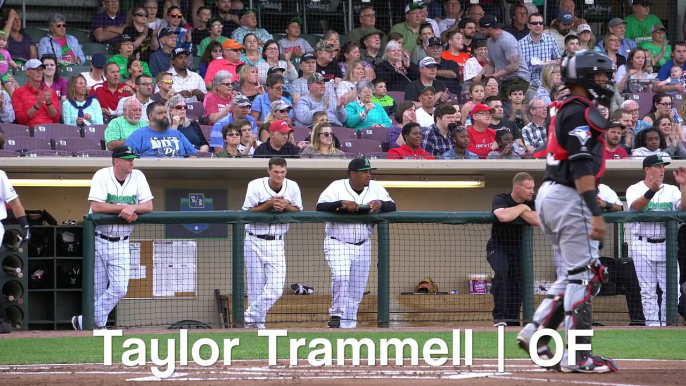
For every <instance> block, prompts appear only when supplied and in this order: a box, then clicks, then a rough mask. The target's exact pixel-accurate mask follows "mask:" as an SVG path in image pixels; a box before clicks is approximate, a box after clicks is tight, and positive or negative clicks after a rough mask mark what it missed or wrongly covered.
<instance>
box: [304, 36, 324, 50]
mask: <svg viewBox="0 0 686 386" xmlns="http://www.w3.org/2000/svg"><path fill="white" fill-rule="evenodd" d="M300 37H301V38H303V39H305V40H307V42H308V43H310V45H311V46H312V48H316V46H317V43H319V41H320V40H322V38H321V36H317V35H308V34H300Z"/></svg>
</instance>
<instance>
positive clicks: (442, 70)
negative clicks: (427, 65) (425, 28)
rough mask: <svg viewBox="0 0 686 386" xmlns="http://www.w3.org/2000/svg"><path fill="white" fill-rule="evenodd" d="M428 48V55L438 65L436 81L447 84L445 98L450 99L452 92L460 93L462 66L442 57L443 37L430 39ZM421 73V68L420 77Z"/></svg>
mask: <svg viewBox="0 0 686 386" xmlns="http://www.w3.org/2000/svg"><path fill="white" fill-rule="evenodd" d="M426 49H427V53H428V55H429V56H428V57H430V58H432V59H433V60H434V61H435V62H436V64H437V65H438V67H437V68H436V81H440V82H443V83H444V84H445V89H444V90H445V91H444V95H445V96H444V99H446V100H450V93H451V92H454V93H458V92H459V90H460V80H459V75H460V66H459V65H458V64H457V63H455V62H453V61H452V60H443V59H442V58H441V53H442V52H443V46H442V45H441V39H439V38H431V39H429V45H428V47H427V48H426ZM421 73H422V71H421V69H420V78H421ZM434 87H435V85H434Z"/></svg>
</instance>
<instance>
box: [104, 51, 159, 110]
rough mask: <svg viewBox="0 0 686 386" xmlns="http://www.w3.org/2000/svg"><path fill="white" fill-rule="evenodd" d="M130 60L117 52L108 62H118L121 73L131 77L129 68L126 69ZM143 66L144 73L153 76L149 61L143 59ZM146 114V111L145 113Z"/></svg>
mask: <svg viewBox="0 0 686 386" xmlns="http://www.w3.org/2000/svg"><path fill="white" fill-rule="evenodd" d="M128 62H129V60H128V59H127V58H125V57H123V56H122V55H121V54H116V55H114V56H113V57H111V58H110V59H109V60H108V61H107V63H117V65H118V66H119V74H120V75H121V77H122V78H126V79H128V78H130V77H131V74H129V70H127V69H126V65H127V64H128ZM141 66H142V67H143V75H147V76H149V77H152V78H154V77H153V76H152V74H151V73H150V68H148V63H146V62H144V61H142V60H141ZM144 114H145V113H144Z"/></svg>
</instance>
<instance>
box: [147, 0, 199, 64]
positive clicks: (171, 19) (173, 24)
mask: <svg viewBox="0 0 686 386" xmlns="http://www.w3.org/2000/svg"><path fill="white" fill-rule="evenodd" d="M182 19H183V13H181V8H179V7H177V6H175V5H174V6H171V7H169V8H168V9H167V27H166V28H169V29H170V30H171V31H172V32H173V33H174V34H176V41H175V43H176V45H175V46H174V47H172V49H174V48H183V49H185V50H186V51H188V52H191V49H193V36H192V33H191V31H190V30H188V29H186V28H184V27H181V21H182ZM163 29H164V28H163ZM160 31H161V30H160ZM158 36H159V34H158ZM161 43H162V42H160V44H161ZM158 51H159V50H158ZM168 69H169V67H167V68H165V70H168ZM153 75H154V74H153Z"/></svg>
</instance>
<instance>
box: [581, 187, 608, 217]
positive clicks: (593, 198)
mask: <svg viewBox="0 0 686 386" xmlns="http://www.w3.org/2000/svg"><path fill="white" fill-rule="evenodd" d="M597 197H598V193H597V192H596V191H595V190H589V191H587V192H583V193H581V198H583V199H584V202H586V206H588V209H590V210H591V215H592V216H593V217H598V216H602V215H603V212H602V211H601V210H600V207H599V206H598V201H597Z"/></svg>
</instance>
